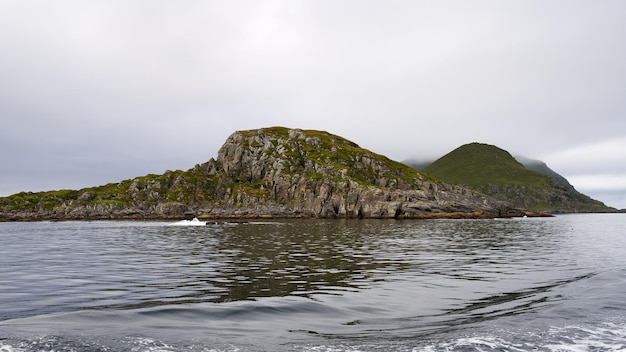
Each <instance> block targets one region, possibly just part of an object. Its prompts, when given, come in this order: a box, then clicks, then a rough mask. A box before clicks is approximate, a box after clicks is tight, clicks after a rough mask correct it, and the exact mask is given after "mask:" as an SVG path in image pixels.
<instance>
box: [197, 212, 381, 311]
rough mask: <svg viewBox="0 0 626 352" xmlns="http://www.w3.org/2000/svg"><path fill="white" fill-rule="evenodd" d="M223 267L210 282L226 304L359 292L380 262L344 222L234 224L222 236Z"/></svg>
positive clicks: (220, 234)
mask: <svg viewBox="0 0 626 352" xmlns="http://www.w3.org/2000/svg"><path fill="white" fill-rule="evenodd" d="M216 236H217V237H218V239H219V243H218V245H217V247H216V249H217V251H218V253H220V254H221V255H222V258H223V259H222V260H223V261H222V264H223V265H222V266H220V268H219V269H218V273H217V275H216V276H215V277H213V278H207V282H210V283H211V284H212V285H214V286H216V287H218V288H221V289H224V292H223V294H222V295H221V296H220V300H222V301H229V300H246V299H253V298H255V297H280V296H287V295H299V296H307V297H310V296H311V295H312V294H340V292H341V291H347V290H357V289H358V288H359V286H360V283H361V282H362V283H363V284H366V281H367V280H369V279H370V278H369V271H370V270H373V269H376V267H377V265H378V263H376V260H375V253H374V252H373V251H372V250H371V248H369V247H368V244H367V243H366V240H365V238H363V236H362V235H360V234H359V231H358V229H356V230H355V229H352V230H350V229H349V228H348V227H346V226H345V223H344V222H343V221H339V222H338V221H319V220H313V221H303V222H302V221H301V222H285V223H272V224H267V225H264V226H259V225H257V224H255V225H254V226H246V225H245V224H242V225H239V226H229V227H228V228H226V229H224V230H223V231H221V232H220V233H219V234H217V235H216Z"/></svg>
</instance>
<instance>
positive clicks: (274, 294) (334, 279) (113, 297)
mask: <svg viewBox="0 0 626 352" xmlns="http://www.w3.org/2000/svg"><path fill="white" fill-rule="evenodd" d="M527 350H538V351H626V215H624V214H593V215H563V216H557V217H554V218H532V219H531V218H528V219H511V220H422V221H414V220H411V221H395V220H332V221H328V220H297V221H273V222H250V223H243V224H227V225H210V226H171V224H170V223H162V222H59V223H50V222H39V223H0V352H13V351H329V352H330V351H333V352H335V351H527Z"/></svg>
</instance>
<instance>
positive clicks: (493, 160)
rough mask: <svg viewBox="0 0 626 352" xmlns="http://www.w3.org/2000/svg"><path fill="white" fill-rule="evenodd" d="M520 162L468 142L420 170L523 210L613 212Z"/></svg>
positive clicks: (539, 167) (535, 164)
mask: <svg viewBox="0 0 626 352" xmlns="http://www.w3.org/2000/svg"><path fill="white" fill-rule="evenodd" d="M522 160H523V161H524V164H522V163H520V162H519V161H518V160H516V159H515V158H514V157H513V156H512V155H511V154H509V153H508V152H507V151H505V150H503V149H500V148H498V147H496V146H493V145H488V144H481V143H470V144H466V145H463V146H461V147H459V148H457V149H455V150H453V151H452V152H450V153H448V154H446V155H444V156H443V157H441V158H439V159H437V160H436V161H434V162H433V163H431V164H430V165H428V166H427V167H425V168H424V169H423V171H424V172H425V173H426V174H428V175H431V176H433V177H435V178H437V179H439V180H441V181H443V182H446V183H451V184H457V185H463V186H466V187H468V188H471V189H474V190H476V191H479V192H482V193H484V194H487V195H490V196H493V197H496V198H498V199H501V200H505V201H509V202H511V203H512V204H513V205H514V206H516V207H520V208H524V209H532V210H536V211H549V212H553V213H571V212H613V211H616V209H614V208H610V207H607V206H606V205H604V204H603V203H602V202H599V201H597V200H594V199H592V198H590V197H588V196H586V195H584V194H582V193H580V192H578V191H576V190H575V189H574V187H573V186H572V185H571V184H570V183H569V182H568V181H567V180H566V179H565V178H563V177H562V176H560V175H559V174H557V173H556V172H554V171H552V170H551V169H550V168H548V167H547V165H546V164H545V163H543V162H540V161H537V160H530V159H522ZM525 165H526V166H525Z"/></svg>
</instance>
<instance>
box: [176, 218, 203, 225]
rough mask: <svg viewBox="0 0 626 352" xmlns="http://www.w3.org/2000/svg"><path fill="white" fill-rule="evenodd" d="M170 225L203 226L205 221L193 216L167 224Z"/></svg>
mask: <svg viewBox="0 0 626 352" xmlns="http://www.w3.org/2000/svg"><path fill="white" fill-rule="evenodd" d="M168 225H170V226H205V225H206V221H200V220H198V218H193V219H191V220H180V221H176V222H173V223H170V224H168Z"/></svg>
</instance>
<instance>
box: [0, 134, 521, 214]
mask: <svg viewBox="0 0 626 352" xmlns="http://www.w3.org/2000/svg"><path fill="white" fill-rule="evenodd" d="M510 215H515V216H518V215H524V213H523V212H521V211H519V210H513V209H511V206H510V205H509V204H508V203H506V202H502V201H498V200H494V199H493V198H490V197H488V196H485V195H483V194H480V193H478V192H475V191H471V190H469V189H466V188H463V187H461V186H453V185H447V184H443V183H440V182H437V181H434V180H431V179H428V178H426V177H425V176H423V175H422V174H420V173H418V172H417V171H415V170H413V169H411V168H410V167H408V166H406V165H404V164H401V163H398V162H395V161H392V160H389V159H388V158H386V157H384V156H382V155H378V154H375V153H372V152H370V151H368V150H365V149H362V148H360V147H359V146H358V145H357V144H355V143H353V142H350V141H348V140H346V139H344V138H341V137H339V136H335V135H332V134H329V133H326V132H321V131H310V130H299V129H287V128H283V127H273V128H265V129H258V130H249V131H238V132H235V133H233V134H232V135H231V136H230V137H228V139H227V140H226V142H225V143H224V145H223V146H222V147H221V148H220V150H219V152H218V155H217V159H211V160H209V161H208V162H206V163H204V164H201V165H196V166H195V167H194V168H192V169H190V170H187V171H167V172H165V173H164V174H163V175H147V176H143V177H137V178H135V179H132V180H125V181H122V182H120V183H117V184H109V185H104V186H99V187H93V188H86V189H82V190H79V191H51V192H40V193H19V194H16V195H13V196H11V197H6V198H3V199H0V216H3V217H4V218H5V219H8V218H13V219H16V218H29V219H33V218H34V219H42V218H58V219H103V218H104V219H109V218H172V217H181V216H198V217H205V218H208V217H269V216H274V217H365V218H370V217H372V218H428V217H471V218H476V217H498V216H510Z"/></svg>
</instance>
